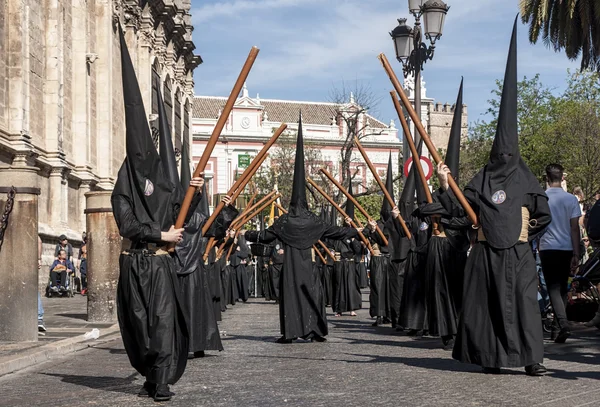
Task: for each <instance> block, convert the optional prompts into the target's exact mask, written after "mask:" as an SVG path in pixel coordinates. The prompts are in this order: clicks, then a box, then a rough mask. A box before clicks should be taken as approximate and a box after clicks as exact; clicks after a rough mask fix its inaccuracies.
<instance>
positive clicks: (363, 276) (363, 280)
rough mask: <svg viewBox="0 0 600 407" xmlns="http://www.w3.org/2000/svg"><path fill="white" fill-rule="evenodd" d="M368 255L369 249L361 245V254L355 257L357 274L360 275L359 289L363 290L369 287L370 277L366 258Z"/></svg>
mask: <svg viewBox="0 0 600 407" xmlns="http://www.w3.org/2000/svg"><path fill="white" fill-rule="evenodd" d="M366 254H367V248H366V247H364V246H363V245H361V250H360V253H358V254H357V255H356V256H355V257H354V262H355V263H356V272H357V273H358V287H359V288H361V289H363V288H367V287H368V286H369V277H368V274H367V262H366V260H365V256H366Z"/></svg>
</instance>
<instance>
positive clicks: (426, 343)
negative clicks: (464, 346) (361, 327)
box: [337, 336, 450, 354]
mask: <svg viewBox="0 0 600 407" xmlns="http://www.w3.org/2000/svg"><path fill="white" fill-rule="evenodd" d="M337 338H340V339H344V340H347V341H348V343H350V344H370V345H380V346H398V347H401V348H413V349H438V350H439V349H441V348H442V343H441V339H439V338H423V337H415V339H413V340H411V341H394V340H387V341H386V340H381V341H380V340H375V339H355V338H344V337H341V336H338V337H337ZM448 354H450V352H448Z"/></svg>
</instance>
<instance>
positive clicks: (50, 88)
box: [0, 0, 202, 270]
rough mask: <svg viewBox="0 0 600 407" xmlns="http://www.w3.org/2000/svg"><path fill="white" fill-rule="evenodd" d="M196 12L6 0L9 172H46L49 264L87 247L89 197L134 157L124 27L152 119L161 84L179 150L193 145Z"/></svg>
mask: <svg viewBox="0 0 600 407" xmlns="http://www.w3.org/2000/svg"><path fill="white" fill-rule="evenodd" d="M190 9H191V0H148V1H145V0H69V1H67V0H55V1H39V0H0V169H4V170H8V171H10V168H11V167H13V166H29V167H34V168H36V169H37V185H35V187H39V188H40V195H39V234H40V236H41V237H42V239H43V241H44V256H43V258H44V263H48V262H49V261H50V260H51V259H52V258H53V256H54V244H55V243H56V242H57V240H58V236H59V235H61V234H66V235H67V236H68V237H69V239H70V240H71V242H72V243H73V244H74V245H75V246H78V245H79V244H80V242H81V236H82V232H83V231H84V230H85V215H84V210H85V205H86V203H85V202H86V201H85V193H86V192H88V191H93V190H110V189H112V187H113V185H114V181H115V178H116V174H117V171H118V169H119V167H120V165H121V163H122V161H123V158H124V156H125V123H124V108H123V95H122V84H121V83H122V82H121V62H120V60H121V59H120V58H121V57H120V48H119V36H118V31H117V30H118V24H119V23H121V25H122V27H123V30H124V32H125V37H126V41H127V43H128V48H129V52H130V54H131V56H132V60H133V63H134V65H135V66H136V70H137V76H138V81H139V84H140V88H141V91H142V94H143V97H144V104H145V106H146V110H147V113H148V115H149V120H150V121H152V120H154V119H155V115H153V114H155V113H157V102H156V92H157V89H158V88H159V87H160V88H161V90H162V93H163V97H164V99H165V103H166V105H167V112H168V114H169V115H170V118H171V126H172V134H173V135H174V139H175V140H174V141H175V144H176V146H177V147H179V148H181V144H182V143H183V142H189V139H190V127H191V112H192V103H193V85H194V84H193V76H192V75H193V71H194V68H195V67H196V66H198V65H199V64H200V63H201V62H202V60H201V58H200V57H199V56H198V55H195V54H194V48H195V47H194V44H193V42H192V29H193V28H192V25H191V15H190ZM0 184H1V180H0ZM44 270H46V269H45V268H44Z"/></svg>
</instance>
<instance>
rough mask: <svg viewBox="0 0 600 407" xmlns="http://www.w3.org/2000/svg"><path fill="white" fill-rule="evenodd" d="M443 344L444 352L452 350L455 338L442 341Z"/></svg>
mask: <svg viewBox="0 0 600 407" xmlns="http://www.w3.org/2000/svg"><path fill="white" fill-rule="evenodd" d="M442 343H443V344H444V347H443V349H444V350H449V351H450V350H452V349H454V338H452V337H450V338H448V339H442Z"/></svg>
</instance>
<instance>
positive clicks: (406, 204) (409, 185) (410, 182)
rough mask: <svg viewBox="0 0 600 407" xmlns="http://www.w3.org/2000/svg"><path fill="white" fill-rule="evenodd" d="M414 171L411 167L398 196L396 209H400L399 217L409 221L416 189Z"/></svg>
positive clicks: (413, 207) (413, 208) (413, 206)
mask: <svg viewBox="0 0 600 407" xmlns="http://www.w3.org/2000/svg"><path fill="white" fill-rule="evenodd" d="M414 172H415V169H414V167H413V166H411V167H410V171H409V172H408V176H407V177H406V181H405V182H404V188H403V189H402V194H401V195H400V201H399V203H398V208H399V209H400V215H402V218H404V219H410V215H411V214H412V213H413V211H414V210H415V188H416V177H415V174H414Z"/></svg>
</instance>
